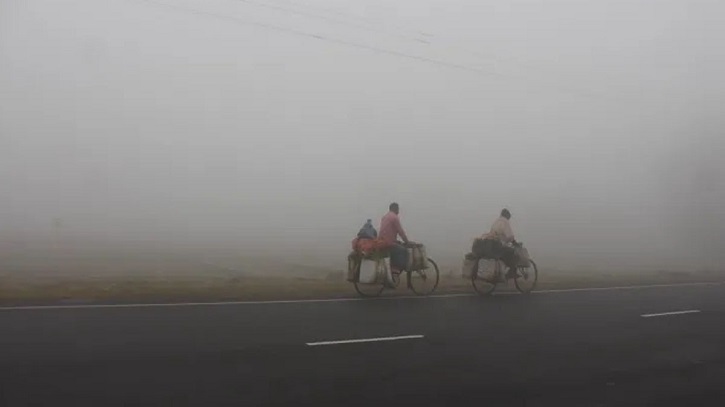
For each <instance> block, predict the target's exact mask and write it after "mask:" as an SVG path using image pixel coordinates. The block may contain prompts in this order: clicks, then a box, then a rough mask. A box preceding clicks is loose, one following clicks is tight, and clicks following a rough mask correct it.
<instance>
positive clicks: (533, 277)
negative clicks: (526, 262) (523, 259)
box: [514, 260, 539, 294]
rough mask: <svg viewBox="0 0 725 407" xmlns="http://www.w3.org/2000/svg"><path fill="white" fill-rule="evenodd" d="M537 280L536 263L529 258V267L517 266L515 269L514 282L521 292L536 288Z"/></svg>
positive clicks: (528, 291) (525, 292)
mask: <svg viewBox="0 0 725 407" xmlns="http://www.w3.org/2000/svg"><path fill="white" fill-rule="evenodd" d="M538 280H539V269H538V268H537V267H536V263H534V261H533V260H531V267H519V268H518V270H516V278H515V279H514V284H516V289H517V290H519V292H520V293H521V294H529V293H530V292H532V291H533V290H534V288H536V282H537V281H538Z"/></svg>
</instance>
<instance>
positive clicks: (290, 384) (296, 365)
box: [0, 285, 725, 407]
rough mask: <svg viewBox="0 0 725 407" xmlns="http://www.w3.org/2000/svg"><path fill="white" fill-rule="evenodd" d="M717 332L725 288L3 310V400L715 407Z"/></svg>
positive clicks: (721, 365)
mask: <svg viewBox="0 0 725 407" xmlns="http://www.w3.org/2000/svg"><path fill="white" fill-rule="evenodd" d="M679 311H688V312H689V313H684V314H666V315H658V314H660V313H667V312H679ZM651 314H654V315H651ZM642 315H650V316H649V317H643V316H642ZM724 322H725V285H700V286H681V287H653V288H640V289H630V290H601V291H571V292H550V293H539V294H534V295H531V296H522V295H500V296H494V297H490V298H479V297H475V296H458V297H441V298H428V299H394V300H392V299H390V300H363V301H342V302H337V301H330V302H300V303H297V302H289V303H274V304H229V305H214V306H205V305H197V306H178V307H176V306H167V307H122V308H49V309H1V310H0V326H1V327H2V332H1V333H0V404H2V405H6V406H36V405H37V406H48V405H68V406H86V405H87V406H142V405H143V406H186V405H194V406H215V405H229V406H255V405H314V406H320V405H331V406H332V405H366V406H368V405H397V406H407V405H413V406H422V405H425V406H427V405H454V404H457V405H474V404H475V405H481V404H482V403H486V405H490V406H527V407H530V406H577V407H579V406H630V405H631V406H645V405H652V406H670V405H672V406H682V405H688V406H699V405H703V406H705V405H706V406H715V405H725V389H724V388H723V386H722V385H723V380H725V379H723V378H725V324H724ZM398 336H404V337H405V338H402V339H401V338H399V339H398V340H380V341H375V342H362V343H332V344H319V345H317V346H309V345H307V344H309V343H313V344H314V343H318V342H330V341H332V342H334V341H345V340H360V339H368V340H374V339H375V338H394V337H398Z"/></svg>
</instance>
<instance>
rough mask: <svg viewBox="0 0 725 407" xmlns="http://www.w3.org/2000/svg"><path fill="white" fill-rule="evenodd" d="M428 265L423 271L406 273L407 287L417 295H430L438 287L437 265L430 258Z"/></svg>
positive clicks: (438, 273) (438, 274) (438, 272)
mask: <svg viewBox="0 0 725 407" xmlns="http://www.w3.org/2000/svg"><path fill="white" fill-rule="evenodd" d="M428 264H429V267H428V268H427V269H425V270H418V271H409V272H408V287H409V288H410V289H411V290H412V291H413V292H414V293H416V294H417V295H430V294H432V293H433V291H435V289H436V287H438V281H439V279H440V271H439V270H438V264H436V262H434V261H433V259H431V258H430V257H429V258H428Z"/></svg>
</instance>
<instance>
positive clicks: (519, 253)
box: [514, 247, 531, 268]
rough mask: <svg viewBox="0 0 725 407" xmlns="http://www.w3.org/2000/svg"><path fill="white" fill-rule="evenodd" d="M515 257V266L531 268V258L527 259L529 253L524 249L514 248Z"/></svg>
mask: <svg viewBox="0 0 725 407" xmlns="http://www.w3.org/2000/svg"><path fill="white" fill-rule="evenodd" d="M514 254H515V255H516V266H517V267H524V268H529V267H531V257H529V251H528V250H526V248H525V247H516V248H515V249H514Z"/></svg>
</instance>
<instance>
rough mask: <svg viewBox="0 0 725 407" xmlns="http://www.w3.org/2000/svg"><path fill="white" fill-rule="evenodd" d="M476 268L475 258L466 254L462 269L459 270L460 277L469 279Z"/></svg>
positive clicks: (471, 254)
mask: <svg viewBox="0 0 725 407" xmlns="http://www.w3.org/2000/svg"><path fill="white" fill-rule="evenodd" d="M475 267H476V256H474V255H473V253H468V254H466V256H465V257H464V258H463V267H462V268H461V277H463V278H466V279H470V278H471V277H473V270H474V268H475Z"/></svg>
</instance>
